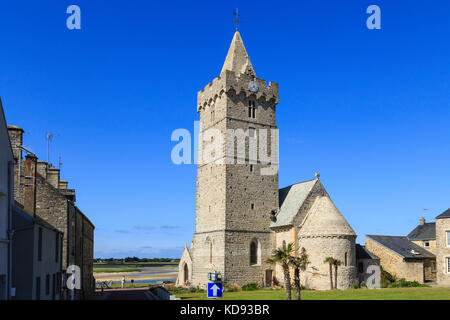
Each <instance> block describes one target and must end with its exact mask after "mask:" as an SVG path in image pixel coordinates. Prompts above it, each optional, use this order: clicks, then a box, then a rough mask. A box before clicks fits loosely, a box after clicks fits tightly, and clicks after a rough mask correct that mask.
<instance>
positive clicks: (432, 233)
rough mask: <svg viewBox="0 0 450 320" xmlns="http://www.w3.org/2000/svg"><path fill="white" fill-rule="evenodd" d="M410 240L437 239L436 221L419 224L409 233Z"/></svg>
mask: <svg viewBox="0 0 450 320" xmlns="http://www.w3.org/2000/svg"><path fill="white" fill-rule="evenodd" d="M408 238H409V240H435V239H436V223H435V222H429V223H424V224H419V225H418V226H417V227H416V228H414V230H413V231H411V232H410V233H409V234H408Z"/></svg>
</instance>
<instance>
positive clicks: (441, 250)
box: [436, 218, 450, 285]
mask: <svg viewBox="0 0 450 320" xmlns="http://www.w3.org/2000/svg"><path fill="white" fill-rule="evenodd" d="M446 231H450V218H443V219H436V266H437V282H438V284H440V285H441V284H442V285H450V273H449V272H448V270H447V262H446V259H447V258H450V246H447V244H446V241H447V240H446V236H445V233H446Z"/></svg>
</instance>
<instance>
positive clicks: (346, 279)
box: [177, 31, 356, 289]
mask: <svg viewBox="0 0 450 320" xmlns="http://www.w3.org/2000/svg"><path fill="white" fill-rule="evenodd" d="M197 100H198V104H197V112H198V113H199V114H200V132H199V137H200V139H199V159H201V160H203V161H200V163H199V165H198V167H197V185H196V186H197V193H196V218H195V233H194V236H193V239H192V244H191V247H190V248H188V247H187V246H185V248H184V251H183V254H182V257H181V260H180V264H179V273H178V279H177V285H180V286H187V285H195V286H197V285H198V286H202V287H204V286H205V285H206V283H207V282H208V273H209V272H213V271H217V272H220V273H221V274H222V277H223V280H224V281H225V282H227V283H230V284H233V283H236V284H239V285H243V284H245V283H258V284H260V285H263V286H270V285H271V284H272V283H273V280H274V278H277V280H279V281H280V282H281V283H282V282H283V281H282V279H283V278H282V277H281V275H280V269H279V267H276V266H273V265H271V264H269V263H268V262H267V259H268V258H269V257H270V256H271V254H272V251H273V250H274V249H275V248H277V247H281V246H283V245H285V244H287V243H290V242H292V243H294V246H295V252H296V254H297V253H298V250H299V249H300V248H302V247H304V248H305V249H306V250H307V253H308V254H309V257H310V261H311V263H310V265H309V266H308V269H307V271H306V272H303V275H302V276H303V279H302V281H303V283H304V284H306V285H307V286H308V287H310V288H314V289H329V275H328V265H327V264H325V263H324V260H325V258H326V257H327V256H333V257H334V258H337V259H340V260H341V261H342V262H343V265H342V266H341V267H340V268H339V277H338V279H339V283H338V288H348V287H350V286H351V285H352V284H353V283H354V282H355V281H356V254H355V239H356V234H355V232H354V231H353V229H352V228H351V227H350V225H349V224H348V223H347V221H346V220H345V218H344V217H343V216H342V214H341V213H340V212H339V210H338V209H337V208H336V207H335V205H334V204H333V202H332V201H331V199H330V197H329V195H328V193H327V192H326V190H325V189H324V187H323V185H322V183H321V182H320V180H319V175H317V179H314V180H311V181H306V182H303V183H298V184H295V185H292V186H289V187H286V188H283V189H280V190H279V186H278V143H277V142H278V140H277V132H276V129H277V124H276V112H275V111H276V106H277V104H278V84H277V83H275V82H266V80H264V79H260V78H258V77H256V73H255V70H254V68H253V65H252V63H251V62H250V58H249V56H248V54H247V51H246V49H245V46H244V43H243V41H242V38H241V35H240V33H239V32H238V31H236V33H235V34H234V37H233V40H232V42H231V45H230V48H229V50H228V54H227V56H226V59H225V62H224V65H223V67H222V71H221V73H220V76H219V77H217V78H215V79H214V80H213V81H212V83H210V84H208V85H207V86H206V87H205V88H204V89H203V90H201V91H199V92H198V98H197ZM211 129H213V130H215V132H218V133H219V134H220V135H219V136H218V137H217V140H216V136H214V135H211ZM230 132H233V133H234V134H233V135H230V134H229V133H230ZM236 132H241V133H243V138H242V139H241V140H239V137H238V136H237V134H236ZM261 132H264V133H265V134H267V135H266V137H267V138H266V139H267V140H266V141H270V142H271V143H270V144H269V145H267V149H266V151H267V155H268V156H267V157H264V158H263V159H261V158H258V159H253V158H252V155H251V151H250V146H251V143H252V141H254V139H255V137H260V134H261ZM258 133H259V135H258ZM223 137H225V138H223ZM252 139H253V140H252ZM236 140H237V143H236V144H235V141H236ZM240 141H241V143H242V145H243V146H245V148H242V149H245V153H239V150H241V149H240V147H239V143H240ZM214 142H215V143H216V144H218V145H219V148H218V149H215V150H214V151H211V152H210V153H207V154H206V151H205V154H204V153H203V151H204V150H209V149H208V146H209V145H213V143H214ZM209 143H210V144H209ZM260 143H261V141H260ZM204 145H206V147H205V146H204ZM216 151H217V152H216ZM247 151H248V152H247ZM205 158H206V159H207V160H206V161H205Z"/></svg>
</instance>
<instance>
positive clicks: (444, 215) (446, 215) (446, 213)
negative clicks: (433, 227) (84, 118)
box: [436, 209, 450, 219]
mask: <svg viewBox="0 0 450 320" xmlns="http://www.w3.org/2000/svg"><path fill="white" fill-rule="evenodd" d="M444 218H450V209H448V210H447V211H444V212H443V213H441V214H440V215H438V216H437V217H436V219H444Z"/></svg>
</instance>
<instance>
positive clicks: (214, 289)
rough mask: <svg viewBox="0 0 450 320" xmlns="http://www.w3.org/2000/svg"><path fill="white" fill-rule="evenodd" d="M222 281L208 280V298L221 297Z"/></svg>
mask: <svg viewBox="0 0 450 320" xmlns="http://www.w3.org/2000/svg"><path fill="white" fill-rule="evenodd" d="M222 297H223V291H222V283H216V282H209V283H208V298H222Z"/></svg>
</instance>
